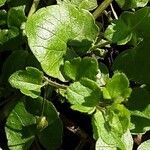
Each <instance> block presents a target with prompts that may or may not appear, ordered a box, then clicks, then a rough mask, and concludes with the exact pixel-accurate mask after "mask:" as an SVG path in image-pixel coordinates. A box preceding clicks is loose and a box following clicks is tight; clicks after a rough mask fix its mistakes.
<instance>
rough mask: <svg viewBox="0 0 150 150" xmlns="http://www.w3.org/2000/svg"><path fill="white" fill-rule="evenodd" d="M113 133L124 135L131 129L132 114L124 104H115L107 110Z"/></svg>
mask: <svg viewBox="0 0 150 150" xmlns="http://www.w3.org/2000/svg"><path fill="white" fill-rule="evenodd" d="M107 114H108V118H107V119H108V123H109V125H110V127H111V131H113V132H115V133H116V134H117V133H118V135H123V134H124V133H125V132H126V131H127V130H128V129H129V127H130V112H129V110H128V109H126V108H125V107H124V105H122V104H113V105H112V106H111V107H109V108H108V110H107Z"/></svg>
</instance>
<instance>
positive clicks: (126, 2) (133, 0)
mask: <svg viewBox="0 0 150 150" xmlns="http://www.w3.org/2000/svg"><path fill="white" fill-rule="evenodd" d="M116 2H117V3H118V5H119V6H120V7H121V8H123V9H132V8H137V7H144V6H146V5H147V3H148V2H149V0H116Z"/></svg>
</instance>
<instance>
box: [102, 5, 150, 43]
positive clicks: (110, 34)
mask: <svg viewBox="0 0 150 150" xmlns="http://www.w3.org/2000/svg"><path fill="white" fill-rule="evenodd" d="M149 14H150V8H149V7H145V8H142V9H140V10H138V11H136V12H135V13H131V12H123V13H122V14H121V16H120V17H119V19H118V20H116V21H114V22H113V23H112V24H111V25H109V26H108V28H107V29H106V31H105V37H106V38H107V39H108V40H110V41H112V42H113V43H117V44H118V45H124V44H126V43H128V42H129V41H130V40H131V39H132V42H133V43H132V44H133V45H137V44H138V43H139V42H141V41H142V40H143V39H146V38H149V37H150V36H149V35H150V34H148V33H149V27H150V21H149V20H150V17H149ZM139 18H140V19H139ZM120 29H122V30H120Z"/></svg>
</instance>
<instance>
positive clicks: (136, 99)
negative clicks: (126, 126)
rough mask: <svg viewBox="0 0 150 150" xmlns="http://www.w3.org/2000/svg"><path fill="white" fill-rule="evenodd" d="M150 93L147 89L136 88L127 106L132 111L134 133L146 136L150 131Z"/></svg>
mask: <svg viewBox="0 0 150 150" xmlns="http://www.w3.org/2000/svg"><path fill="white" fill-rule="evenodd" d="M149 97H150V93H149V92H148V91H147V89H146V88H135V89H134V90H133V92H132V94H131V96H130V98H129V100H128V102H127V104H126V106H127V108H128V109H129V110H130V111H131V122H132V124H133V128H132V130H131V132H132V133H134V134H138V133H142V134H144V133H145V132H146V131H148V130H150V123H149V122H150V104H149V101H148V99H149Z"/></svg>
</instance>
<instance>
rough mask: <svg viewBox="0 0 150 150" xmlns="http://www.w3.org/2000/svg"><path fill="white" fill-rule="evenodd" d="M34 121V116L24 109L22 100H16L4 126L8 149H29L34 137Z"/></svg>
mask: <svg viewBox="0 0 150 150" xmlns="http://www.w3.org/2000/svg"><path fill="white" fill-rule="evenodd" d="M35 123H36V120H35V118H34V117H33V115H31V114H29V113H28V112H27V111H26V110H25V107H24V104H23V102H22V101H20V102H18V104H17V105H16V106H15V107H14V109H13V110H12V112H11V113H10V115H9V117H8V119H7V122H6V126H5V131H6V136H7V140H8V147H9V149H10V150H27V149H29V147H30V145H31V144H32V142H33V140H34V138H35V133H34V132H35Z"/></svg>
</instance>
